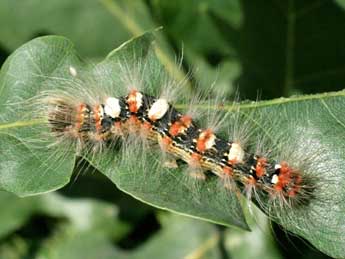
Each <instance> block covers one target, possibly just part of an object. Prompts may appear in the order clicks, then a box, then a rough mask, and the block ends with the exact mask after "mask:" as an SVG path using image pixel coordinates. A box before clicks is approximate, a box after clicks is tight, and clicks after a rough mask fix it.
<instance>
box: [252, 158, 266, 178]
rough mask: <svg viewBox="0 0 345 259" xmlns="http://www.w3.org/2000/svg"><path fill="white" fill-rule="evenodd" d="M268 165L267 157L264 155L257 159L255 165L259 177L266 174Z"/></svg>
mask: <svg viewBox="0 0 345 259" xmlns="http://www.w3.org/2000/svg"><path fill="white" fill-rule="evenodd" d="M266 167H267V159H266V158H264V157H260V158H259V159H258V160H257V162H256V166H255V172H256V176H257V177H258V178H260V177H262V176H264V175H265V174H266Z"/></svg>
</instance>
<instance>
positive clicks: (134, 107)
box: [127, 90, 138, 113]
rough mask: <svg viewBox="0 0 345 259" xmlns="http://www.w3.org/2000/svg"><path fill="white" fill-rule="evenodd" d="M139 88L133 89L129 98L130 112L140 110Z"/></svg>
mask: <svg viewBox="0 0 345 259" xmlns="http://www.w3.org/2000/svg"><path fill="white" fill-rule="evenodd" d="M137 94H138V91H137V90H132V91H131V92H130V93H129V95H128V99H127V104H128V108H129V111H130V112H133V113H137V112H138V104H137V98H136V97H137Z"/></svg>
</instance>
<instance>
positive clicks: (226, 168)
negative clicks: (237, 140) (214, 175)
mask: <svg viewBox="0 0 345 259" xmlns="http://www.w3.org/2000/svg"><path fill="white" fill-rule="evenodd" d="M223 173H224V174H226V175H228V176H233V171H232V168H231V167H229V166H224V167H223Z"/></svg>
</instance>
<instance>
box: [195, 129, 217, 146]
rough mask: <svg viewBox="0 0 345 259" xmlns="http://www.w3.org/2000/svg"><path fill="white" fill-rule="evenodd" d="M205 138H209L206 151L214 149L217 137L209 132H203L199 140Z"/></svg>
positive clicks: (206, 142)
mask: <svg viewBox="0 0 345 259" xmlns="http://www.w3.org/2000/svg"><path fill="white" fill-rule="evenodd" d="M205 138H207V139H206V141H205V150H207V149H210V148H212V147H213V146H214V144H216V143H215V139H216V136H215V135H214V134H213V133H211V134H210V131H209V130H206V131H203V132H201V134H200V135H199V139H205Z"/></svg>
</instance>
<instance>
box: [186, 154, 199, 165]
mask: <svg viewBox="0 0 345 259" xmlns="http://www.w3.org/2000/svg"><path fill="white" fill-rule="evenodd" d="M201 158H202V156H201V155H200V154H198V153H196V152H194V153H192V155H191V156H190V160H189V162H188V164H189V165H190V166H192V167H198V166H200V160H201Z"/></svg>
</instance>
